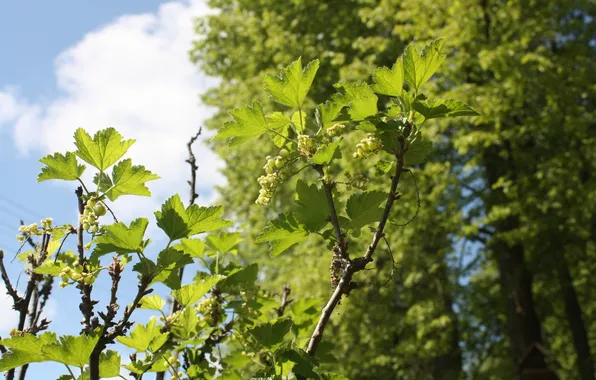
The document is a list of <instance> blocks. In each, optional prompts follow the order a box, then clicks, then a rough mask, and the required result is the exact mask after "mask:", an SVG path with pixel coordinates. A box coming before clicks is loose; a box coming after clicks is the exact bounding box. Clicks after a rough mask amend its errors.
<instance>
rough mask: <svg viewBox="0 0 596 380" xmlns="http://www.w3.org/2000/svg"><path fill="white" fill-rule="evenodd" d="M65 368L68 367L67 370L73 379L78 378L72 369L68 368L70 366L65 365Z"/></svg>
mask: <svg viewBox="0 0 596 380" xmlns="http://www.w3.org/2000/svg"><path fill="white" fill-rule="evenodd" d="M64 366H66V369H68V372H69V373H70V376H72V378H73V379H76V378H77V377H76V376H75V375H74V373H73V372H72V369H70V367H69V366H68V364H64Z"/></svg>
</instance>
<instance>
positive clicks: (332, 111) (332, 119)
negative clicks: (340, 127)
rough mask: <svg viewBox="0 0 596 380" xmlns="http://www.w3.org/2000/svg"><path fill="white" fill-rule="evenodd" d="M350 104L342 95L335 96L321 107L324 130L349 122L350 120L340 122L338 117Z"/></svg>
mask: <svg viewBox="0 0 596 380" xmlns="http://www.w3.org/2000/svg"><path fill="white" fill-rule="evenodd" d="M348 104H349V102H347V101H346V100H345V99H344V97H343V95H342V94H334V95H333V96H332V97H331V99H329V100H327V101H326V102H325V103H323V104H321V105H319V111H320V112H321V123H322V124H323V125H322V127H323V130H326V129H327V128H329V127H331V126H332V125H333V124H335V123H336V122H339V121H348V120H338V117H339V116H340V114H341V111H342V110H343V108H344V107H345V106H347V105H348Z"/></svg>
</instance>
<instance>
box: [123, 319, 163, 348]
mask: <svg viewBox="0 0 596 380" xmlns="http://www.w3.org/2000/svg"><path fill="white" fill-rule="evenodd" d="M155 322H156V319H155V318H151V320H150V321H149V323H147V325H146V326H145V325H142V324H140V323H137V324H136V325H135V328H134V329H133V330H132V331H131V332H130V337H128V336H119V337H117V338H116V340H118V342H120V343H122V344H123V345H125V346H128V347H131V348H134V349H135V350H136V352H144V351H147V350H150V351H157V350H158V349H159V348H160V347H161V346H163V344H164V343H165V342H166V340H167V339H168V336H169V333H162V332H161V326H159V325H156V323H155Z"/></svg>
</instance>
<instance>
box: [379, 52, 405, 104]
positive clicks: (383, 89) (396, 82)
mask: <svg viewBox="0 0 596 380" xmlns="http://www.w3.org/2000/svg"><path fill="white" fill-rule="evenodd" d="M373 79H374V81H375V84H374V85H373V86H372V89H373V90H374V91H375V92H376V93H377V94H383V95H389V96H401V94H402V92H403V87H404V61H403V59H402V58H401V57H400V58H398V59H397V61H396V62H395V64H394V65H393V67H392V68H391V69H389V68H387V67H380V68H378V69H376V70H375V72H374V74H373Z"/></svg>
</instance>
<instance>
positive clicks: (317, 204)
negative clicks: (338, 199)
mask: <svg viewBox="0 0 596 380" xmlns="http://www.w3.org/2000/svg"><path fill="white" fill-rule="evenodd" d="M296 195H297V197H296V204H297V205H298V208H297V210H296V219H297V220H298V221H299V222H300V223H301V224H303V225H304V227H305V228H306V230H307V231H312V232H316V231H319V230H320V229H321V228H323V227H324V226H325V225H326V224H327V222H328V218H329V205H328V203H327V197H326V196H325V192H324V190H323V189H319V188H318V187H317V185H315V184H312V185H307V184H306V182H304V181H303V180H298V183H297V184H296Z"/></svg>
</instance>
